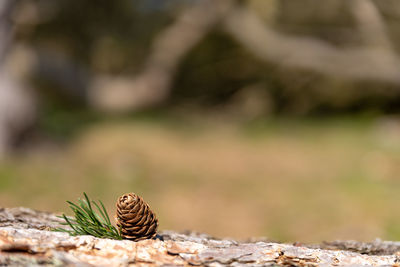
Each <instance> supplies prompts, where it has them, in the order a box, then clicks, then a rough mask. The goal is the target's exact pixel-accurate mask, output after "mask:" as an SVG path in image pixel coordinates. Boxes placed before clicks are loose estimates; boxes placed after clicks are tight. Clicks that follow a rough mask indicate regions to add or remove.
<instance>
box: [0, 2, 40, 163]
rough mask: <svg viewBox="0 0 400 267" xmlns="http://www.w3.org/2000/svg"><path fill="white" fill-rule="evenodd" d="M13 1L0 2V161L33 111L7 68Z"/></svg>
mask: <svg viewBox="0 0 400 267" xmlns="http://www.w3.org/2000/svg"><path fill="white" fill-rule="evenodd" d="M15 2H16V1H13V0H2V1H0V158H2V157H4V156H5V155H6V154H7V152H9V150H10V148H11V147H12V145H13V143H14V142H15V140H16V137H17V136H18V135H19V134H20V133H21V132H22V131H24V130H25V129H26V128H27V127H28V125H31V123H32V121H33V119H34V117H35V115H34V114H35V109H34V103H33V98H32V95H31V92H28V91H27V88H26V87H25V86H24V85H23V84H22V83H21V81H18V79H17V78H16V77H15V76H14V75H13V73H12V72H11V71H9V69H8V67H7V55H8V53H9V51H10V46H11V43H12V39H13V24H12V20H11V14H13V9H14V7H15V5H16V4H15Z"/></svg>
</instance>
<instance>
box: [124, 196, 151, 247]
mask: <svg viewBox="0 0 400 267" xmlns="http://www.w3.org/2000/svg"><path fill="white" fill-rule="evenodd" d="M116 221H117V226H118V229H119V231H120V234H121V235H122V236H123V237H124V238H126V239H129V240H133V241H139V240H143V239H148V238H153V237H155V236H156V233H157V227H158V220H157V218H156V215H155V214H154V213H153V212H152V211H151V210H150V208H149V205H148V204H147V203H146V202H144V201H143V199H142V198H141V197H139V196H138V195H136V194H134V193H128V194H124V195H122V196H121V197H119V198H118V201H117V214H116Z"/></svg>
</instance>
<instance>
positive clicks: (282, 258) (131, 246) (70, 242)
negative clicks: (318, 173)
mask: <svg viewBox="0 0 400 267" xmlns="http://www.w3.org/2000/svg"><path fill="white" fill-rule="evenodd" d="M58 222H60V219H58V218H57V217H56V216H55V215H54V214H51V213H45V212H39V211H34V210H31V209H27V208H11V209H7V208H0V266H4V265H12V266H21V265H28V266H41V265H46V266H129V265H132V266H341V265H347V266H349V265H351V266H361V265H362V266H378V265H379V266H399V265H398V263H399V262H400V254H399V253H398V251H400V242H390V241H380V240H376V241H374V242H371V243H360V242H355V241H335V242H327V243H323V244H320V245H312V246H311V245H302V244H281V243H274V242H266V241H253V242H237V241H235V240H229V239H222V240H220V239H215V238H212V237H210V236H208V235H205V234H196V233H186V234H183V233H175V232H172V231H164V232H161V233H160V235H159V236H158V237H157V238H156V239H153V240H143V241H139V242H133V241H129V240H124V241H117V240H110V239H100V238H95V237H92V236H76V237H72V236H69V235H68V234H66V233H59V232H53V231H51V228H53V227H58V226H59V225H58Z"/></svg>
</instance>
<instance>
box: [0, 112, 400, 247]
mask: <svg viewBox="0 0 400 267" xmlns="http://www.w3.org/2000/svg"><path fill="white" fill-rule="evenodd" d="M382 121H384V120H383V119H382V118H374V117H370V116H354V117H334V118H312V119H300V118H298V119H289V118H281V119H269V120H258V121H253V122H247V123H241V122H234V121H223V120H210V119H199V118H197V119H191V118H188V117H186V118H185V117H175V118H174V117H173V116H171V115H168V116H167V117H165V116H162V115H157V116H152V115H136V117H135V116H131V117H126V118H125V119H124V120H121V119H119V120H114V119H112V121H108V120H101V121H94V122H93V123H91V124H89V126H86V127H82V128H80V129H79V131H76V132H75V134H74V135H71V136H69V137H68V138H69V142H68V144H65V145H64V146H63V147H62V149H60V150H40V149H38V150H37V151H31V153H29V154H26V155H19V156H14V157H13V158H10V159H7V160H6V161H4V162H3V163H1V164H0V192H1V195H0V203H2V205H4V206H19V205H22V206H27V207H32V208H35V209H41V210H50V211H57V212H60V211H64V212H65V211H66V208H65V200H67V199H76V198H77V197H79V195H80V194H81V192H88V194H89V195H91V196H92V197H93V198H95V199H102V200H103V202H104V203H105V206H106V208H107V209H108V210H109V211H110V215H111V217H113V216H112V214H113V212H114V205H115V202H116V200H117V198H118V197H119V196H120V195H122V194H123V193H127V192H135V193H137V194H139V195H141V196H143V197H144V199H145V200H146V201H147V202H148V203H149V204H150V206H151V207H152V209H153V210H155V212H156V213H157V214H158V216H159V219H160V228H161V229H175V230H184V229H192V230H198V231H203V232H208V233H210V234H213V235H216V236H231V237H236V238H246V237H249V236H267V237H269V238H272V239H277V240H282V241H290V240H297V241H303V242H307V241H309V242H314V241H321V240H333V239H358V240H371V239H374V238H376V237H381V238H384V239H398V238H399V234H398V233H399V230H398V229H397V228H398V227H396V225H400V213H398V212H396V210H397V209H398V204H399V202H400V186H399V185H400V180H399V174H400V139H399V137H398V136H400V130H399V129H400V127H398V126H396V125H397V123H398V122H397V121H396V120H392V121H391V123H390V125H389V126H390V127H387V124H385V123H382Z"/></svg>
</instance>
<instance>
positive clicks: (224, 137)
mask: <svg viewBox="0 0 400 267" xmlns="http://www.w3.org/2000/svg"><path fill="white" fill-rule="evenodd" d="M399 50H400V4H399V2H398V1H397V0H379V1H373V0H352V1H348V0H324V3H323V4H322V5H321V2H320V1H319V0H303V1H291V0H241V1H239V0H230V1H227V0H220V1H212V0H171V1H163V0H151V1H149V0H147V1H146V0H115V1H100V0H99V1H96V2H95V3H94V2H92V1H70V0H58V1H53V0H19V1H17V0H2V1H1V2H0V206H5V207H14V206H25V207H30V208H34V209H39V210H48V211H54V212H68V207H67V204H66V203H65V201H66V200H72V201H74V200H76V199H77V198H78V197H82V192H87V193H88V194H89V196H90V197H92V198H93V199H101V200H102V201H103V202H104V203H105V205H106V206H107V208H108V210H109V212H110V213H113V212H114V203H115V201H116V199H117V197H118V196H119V195H122V194H123V193H126V192H136V193H137V194H139V195H141V196H143V198H144V199H145V200H146V201H147V202H148V203H149V204H150V206H151V207H152V208H153V209H154V211H155V212H156V213H157V214H158V217H159V220H160V227H161V229H172V230H178V231H181V230H185V229H190V230H195V231H200V232H206V233H209V234H212V235H215V236H217V237H234V238H240V239H246V238H249V237H254V236H266V237H268V238H270V239H274V240H279V241H303V242H318V241H322V240H333V239H357V240H371V239H374V238H376V237H379V238H383V239H392V240H398V239H400V212H399V203H400V117H399V112H400V56H399Z"/></svg>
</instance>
